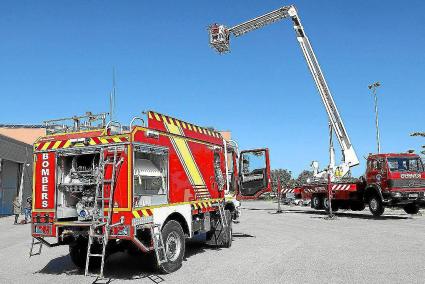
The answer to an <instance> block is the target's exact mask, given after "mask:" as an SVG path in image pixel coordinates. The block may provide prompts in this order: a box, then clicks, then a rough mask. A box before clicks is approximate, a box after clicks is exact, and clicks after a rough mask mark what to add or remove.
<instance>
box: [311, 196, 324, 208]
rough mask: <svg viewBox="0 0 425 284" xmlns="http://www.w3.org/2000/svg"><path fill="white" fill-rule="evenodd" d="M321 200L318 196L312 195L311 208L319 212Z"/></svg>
mask: <svg viewBox="0 0 425 284" xmlns="http://www.w3.org/2000/svg"><path fill="white" fill-rule="evenodd" d="M321 203H322V202H321V200H320V197H319V196H318V195H313V197H312V198H311V207H312V208H314V209H316V210H319V209H320V207H321Z"/></svg>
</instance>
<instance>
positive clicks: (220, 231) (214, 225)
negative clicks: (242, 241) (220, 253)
mask: <svg viewBox="0 0 425 284" xmlns="http://www.w3.org/2000/svg"><path fill="white" fill-rule="evenodd" d="M225 214H226V220H227V223H228V224H227V226H223V224H222V222H221V220H220V215H219V214H218V212H217V214H215V216H214V218H211V231H209V232H207V239H206V243H207V244H208V245H212V246H219V247H222V246H226V244H228V242H229V238H231V237H232V236H231V226H232V214H231V213H230V211H229V210H225Z"/></svg>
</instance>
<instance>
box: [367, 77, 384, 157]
mask: <svg viewBox="0 0 425 284" xmlns="http://www.w3.org/2000/svg"><path fill="white" fill-rule="evenodd" d="M379 86H381V83H379V82H375V83H373V84H371V85H369V86H368V88H369V90H372V93H373V96H374V98H375V125H376V144H377V146H378V154H379V153H380V152H381V143H380V141H379V122H378V97H377V95H376V88H378V87H379Z"/></svg>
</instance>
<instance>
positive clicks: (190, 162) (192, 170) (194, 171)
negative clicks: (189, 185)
mask: <svg viewBox="0 0 425 284" xmlns="http://www.w3.org/2000/svg"><path fill="white" fill-rule="evenodd" d="M164 124H165V125H166V126H167V128H168V131H170V133H173V134H177V135H183V133H182V131H181V129H180V128H179V127H178V126H176V125H174V124H170V123H167V121H166V120H164ZM170 139H172V140H173V141H174V143H175V145H176V147H177V149H176V151H179V153H180V154H181V156H182V158H183V161H181V162H182V163H184V164H185V166H186V167H185V168H186V169H187V171H188V172H187V173H186V174H188V175H190V178H191V181H192V182H193V184H196V185H205V182H204V179H203V178H202V175H201V172H200V171H199V168H198V165H197V164H196V162H195V160H194V158H193V156H192V154H191V152H190V149H189V146H188V145H187V143H186V141H185V140H184V138H181V137H170Z"/></svg>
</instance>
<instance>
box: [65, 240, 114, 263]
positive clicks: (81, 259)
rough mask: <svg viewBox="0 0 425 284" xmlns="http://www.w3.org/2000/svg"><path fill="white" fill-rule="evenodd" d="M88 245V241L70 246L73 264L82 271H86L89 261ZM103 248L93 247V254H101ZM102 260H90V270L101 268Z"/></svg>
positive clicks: (93, 258)
mask: <svg viewBox="0 0 425 284" xmlns="http://www.w3.org/2000/svg"><path fill="white" fill-rule="evenodd" d="M87 245H88V241H87V240H85V241H81V240H79V241H77V242H74V243H72V244H70V245H69V256H70V257H71V260H72V262H73V263H74V264H75V266H77V267H78V268H80V269H85V267H86V259H87ZM101 251H102V247H101V246H100V245H97V246H96V245H94V246H93V247H92V251H91V252H92V253H101ZM105 258H106V257H105ZM100 263H101V260H100V258H99V257H92V258H91V259H90V268H98V267H100Z"/></svg>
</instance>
